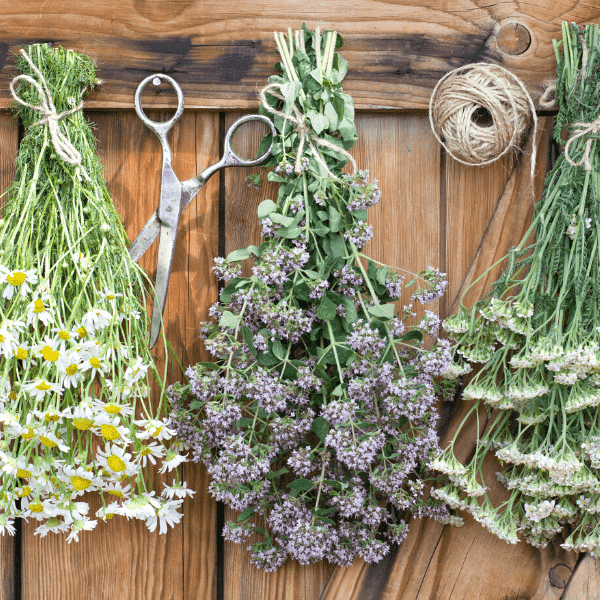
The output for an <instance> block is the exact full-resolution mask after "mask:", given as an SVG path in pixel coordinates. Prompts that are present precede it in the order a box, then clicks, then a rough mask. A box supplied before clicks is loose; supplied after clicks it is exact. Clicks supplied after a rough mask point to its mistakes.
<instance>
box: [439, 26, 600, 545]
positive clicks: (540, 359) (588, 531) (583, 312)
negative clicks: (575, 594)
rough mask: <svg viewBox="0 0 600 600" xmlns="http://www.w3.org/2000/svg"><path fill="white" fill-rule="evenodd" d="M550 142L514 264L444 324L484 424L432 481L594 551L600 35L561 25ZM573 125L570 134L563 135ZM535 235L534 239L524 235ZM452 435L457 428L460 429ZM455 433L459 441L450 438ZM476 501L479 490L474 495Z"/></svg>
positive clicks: (448, 493)
mask: <svg viewBox="0 0 600 600" xmlns="http://www.w3.org/2000/svg"><path fill="white" fill-rule="evenodd" d="M562 31H563V39H562V42H558V43H556V42H555V50H556V57H557V62H558V69H557V75H558V79H557V84H556V103H557V104H558V106H559V113H558V116H557V118H556V129H555V139H556V140H557V142H558V143H560V144H562V145H563V146H564V153H562V154H561V155H560V156H559V158H558V160H557V161H556V165H555V166H554V168H553V169H552V170H551V171H550V173H549V174H548V175H547V178H546V182H545V191H544V194H543V197H542V199H541V200H540V201H539V202H538V204H537V206H536V209H535V213H534V219H533V223H532V226H531V228H530V230H529V231H528V232H527V233H526V234H525V236H524V238H523V241H522V242H521V244H520V245H519V246H518V247H516V248H513V249H512V250H511V252H510V254H509V256H508V268H507V269H506V271H505V272H504V273H503V275H502V276H501V277H500V278H499V279H498V281H496V283H495V284H493V285H492V286H491V288H490V290H489V293H488V294H487V296H486V297H485V298H483V299H482V300H480V301H478V302H476V303H475V304H474V306H473V307H472V308H471V309H469V310H468V309H466V308H465V307H464V306H463V305H462V304H461V306H460V309H459V311H458V313H457V314H455V315H453V316H452V317H450V318H448V319H447V320H446V321H445V323H444V327H445V329H446V330H447V331H448V332H449V333H450V335H451V336H452V337H453V338H454V339H455V340H456V346H455V350H456V354H455V359H454V364H453V366H452V369H451V370H450V371H449V373H450V372H451V373H452V374H453V375H454V376H455V377H456V376H459V375H461V374H465V373H467V372H468V371H470V370H471V369H472V367H473V366H476V365H477V366H478V371H477V373H476V374H475V375H474V376H473V377H472V379H471V381H470V382H469V384H468V385H467V386H466V387H465V389H464V391H463V397H464V398H466V399H471V400H474V401H475V404H474V405H473V408H472V411H476V410H477V409H478V407H479V406H480V405H482V404H483V403H485V405H487V407H488V411H489V414H490V420H489V423H488V425H487V428H486V430H485V432H484V433H483V435H481V436H480V437H479V439H478V441H477V447H476V450H475V454H474V456H473V457H472V458H471V459H470V462H469V463H468V464H467V465H462V464H460V463H459V461H458V460H457V459H456V458H455V456H454V454H453V450H452V448H453V445H454V442H452V444H451V445H450V447H449V448H448V449H447V450H446V451H445V453H444V455H443V456H441V457H440V458H438V459H437V460H436V461H434V464H433V466H434V467H435V468H437V469H438V470H439V471H441V472H442V473H445V474H446V475H447V476H448V477H449V483H448V485H447V486H445V487H442V488H441V489H439V490H436V491H434V494H435V495H437V497H438V498H440V499H443V500H445V501H447V502H448V503H449V504H450V505H451V506H453V507H455V508H460V509H463V510H467V511H468V512H470V513H471V514H472V515H473V516H474V518H475V519H477V520H478V521H479V522H480V523H482V524H483V525H484V526H486V527H488V528H489V529H490V530H491V531H492V532H494V533H495V534H497V535H498V536H500V537H501V538H503V539H505V540H506V541H508V542H511V543H516V542H518V541H519V534H522V535H523V536H524V537H525V539H526V540H527V541H528V542H529V543H531V544H533V545H535V546H538V547H544V546H545V545H547V544H548V542H549V540H550V539H552V538H553V537H554V536H555V535H556V534H557V533H560V532H561V531H562V530H563V528H564V527H565V525H566V524H570V525H571V528H572V533H571V534H570V535H569V537H568V538H567V540H566V541H565V542H564V543H563V544H562V546H563V548H565V549H568V550H578V551H591V552H592V554H594V555H597V554H600V517H599V515H600V504H599V502H598V492H599V491H600V422H599V413H598V406H599V405H600V310H599V306H598V302H599V301H600V212H599V200H600V153H599V149H598V138H599V137H600V136H599V132H600V120H599V118H600V71H599V52H600V46H599V43H600V36H599V31H598V26H597V25H587V26H585V27H584V28H579V27H578V26H577V25H575V24H571V25H569V24H563V28H562ZM563 128H566V133H567V137H568V141H567V142H566V143H565V142H564V141H563V140H562V139H561V132H562V130H563ZM532 232H535V242H534V243H533V244H532V245H530V246H528V245H527V239H528V238H529V236H530V234H531V233H532ZM457 436H458V433H457ZM455 439H456V438H455ZM493 452H495V454H496V456H497V457H498V458H499V459H500V460H501V462H502V464H503V468H502V471H501V472H500V473H499V474H498V476H499V478H500V480H501V481H502V482H503V483H504V485H505V486H506V487H507V489H508V490H509V491H510V497H509V499H508V500H507V501H506V502H504V503H503V504H502V505H501V506H498V507H494V506H493V505H492V503H491V502H490V500H489V498H488V496H487V493H486V485H485V481H484V479H483V472H482V464H483V461H484V460H485V458H486V456H487V455H488V454H490V453H493ZM478 498H479V500H478Z"/></svg>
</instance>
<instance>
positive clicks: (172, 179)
mask: <svg viewBox="0 0 600 600" xmlns="http://www.w3.org/2000/svg"><path fill="white" fill-rule="evenodd" d="M151 81H152V82H153V83H154V85H159V84H160V82H161V81H165V82H167V83H169V84H170V85H171V86H172V87H173V88H174V89H175V91H176V92H177V110H176V111H175V114H174V115H173V117H171V119H169V120H168V121H165V122H164V123H157V122H156V121H152V120H150V119H149V118H148V117H147V116H146V115H145V114H144V111H143V109H142V92H143V91H144V88H145V87H146V86H147V85H148V84H149V83H150V82H151ZM183 106H184V102H183V92H182V91H181V88H180V87H179V85H178V83H177V82H176V81H175V80H174V79H172V78H171V77H169V76H168V75H164V74H162V73H157V74H155V75H150V77H146V79H144V81H142V82H141V83H140V85H139V86H138V88H137V90H136V92H135V111H136V112H137V114H138V117H139V118H140V119H141V120H142V122H143V123H144V124H145V125H146V127H148V128H149V129H151V130H152V131H153V132H154V133H155V134H156V136H157V137H158V139H159V140H160V144H161V146H162V180H161V185H160V199H159V201H158V209H157V210H156V212H155V213H154V214H153V215H152V216H151V217H150V219H148V222H147V223H146V225H144V227H143V229H142V230H141V231H140V233H139V235H138V236H137V238H136V239H135V241H134V242H133V244H132V245H131V248H129V256H131V258H132V260H134V261H135V262H137V261H138V260H139V259H140V257H141V256H142V255H143V254H144V253H145V252H146V250H148V248H150V246H151V245H152V244H153V242H154V240H155V239H156V238H157V237H158V236H159V235H160V243H159V247H158V262H157V265H156V284H155V286H154V289H155V298H154V305H153V307H152V326H151V330H150V348H152V347H153V346H154V344H155V343H156V340H157V339H158V334H159V332H160V325H161V322H162V315H163V312H164V308H165V300H166V298H167V290H168V288H169V278H170V277H171V266H172V264H173V254H174V251H175V241H176V239H177V229H178V226H179V215H180V214H181V211H182V210H183V209H184V208H186V207H187V206H188V205H189V204H190V202H191V201H192V200H193V199H194V198H195V196H196V194H197V193H198V192H199V191H200V189H201V188H202V186H204V184H205V183H206V182H207V181H208V179H209V178H210V177H211V176H212V175H213V174H214V173H216V172H217V171H218V170H219V169H222V168H224V167H251V166H253V165H258V164H259V163H261V162H263V161H264V160H265V159H266V158H267V157H268V156H269V154H270V152H271V148H272V146H273V141H271V145H270V146H269V148H268V150H267V151H266V152H265V153H264V154H263V155H262V156H259V157H257V158H252V159H245V158H241V157H239V156H238V155H237V154H236V153H235V152H234V150H233V148H232V147H231V138H232V137H233V134H234V133H235V131H236V129H237V128H238V127H239V126H240V125H242V124H243V123H247V122H248V121H262V122H263V123H265V124H266V125H268V126H269V127H270V129H271V133H272V134H273V139H275V136H276V130H275V127H274V125H273V123H272V122H271V120H270V119H269V118H267V117H264V116H262V115H246V116H244V117H242V118H241V119H238V120H237V121H236V122H235V123H234V124H233V125H232V126H231V127H230V128H229V131H227V134H226V136H225V144H224V152H223V158H221V160H220V161H219V162H218V163H216V164H214V165H211V166H210V167H208V168H206V169H205V170H204V171H202V173H200V174H199V175H197V176H196V177H194V178H193V179H188V180H187V181H183V182H181V181H179V179H178V178H177V175H175V172H174V171H173V164H172V163H173V155H172V153H171V148H170V146H169V142H168V141H167V133H168V132H169V130H170V129H171V128H172V127H173V125H174V124H175V123H176V122H177V121H178V120H179V118H180V117H181V115H182V113H183Z"/></svg>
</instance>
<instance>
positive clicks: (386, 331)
mask: <svg viewBox="0 0 600 600" xmlns="http://www.w3.org/2000/svg"><path fill="white" fill-rule="evenodd" d="M275 35H276V41H277V47H278V49H279V53H280V55H281V62H280V63H278V64H277V65H276V69H277V70H279V71H281V75H276V76H273V77H271V78H270V80H269V86H267V88H265V90H264V95H263V97H264V102H265V103H266V105H263V107H262V108H261V112H263V113H264V114H269V115H270V114H274V115H275V116H274V123H275V126H276V128H277V131H278V132H279V135H278V136H277V138H276V139H275V140H274V147H273V151H272V157H271V159H270V163H269V165H268V166H271V167H273V168H274V169H273V170H272V171H271V172H269V174H268V179H269V180H270V181H275V182H278V183H279V184H280V186H279V194H278V199H277V202H274V201H272V200H264V201H263V202H261V204H260V205H259V207H258V217H259V220H260V223H261V225H262V234H263V236H264V241H263V243H262V244H261V245H260V247H256V246H250V247H248V248H247V249H242V250H236V251H235V252H232V253H231V254H230V255H229V256H228V257H227V258H226V259H222V258H221V259H216V260H215V271H216V273H217V275H218V276H219V278H220V279H222V280H224V281H225V282H228V283H227V285H226V287H225V288H224V289H223V291H222V293H221V296H220V303H217V304H215V305H214V306H213V307H212V309H211V315H212V316H213V317H214V319H215V322H214V323H207V324H205V328H204V338H205V340H206V347H207V348H208V350H209V351H210V352H211V353H212V355H213V356H214V357H215V362H214V363H200V364H198V365H196V366H194V367H191V368H190V369H189V371H188V375H189V377H190V380H191V383H190V385H189V386H187V387H181V386H176V387H174V388H173V389H172V392H171V396H172V401H173V412H172V415H171V417H172V426H173V428H175V429H176V430H177V434H178V436H179V437H180V438H181V439H182V440H184V441H186V442H187V443H188V444H189V445H190V446H191V448H192V456H193V459H194V460H201V461H203V462H204V463H205V464H206V465H207V467H208V470H209V472H210V474H211V476H212V482H211V484H210V491H211V493H212V494H213V495H214V496H215V497H216V498H217V499H218V500H221V501H224V502H226V503H227V504H229V506H231V507H232V508H234V509H235V510H238V511H241V514H240V515H239V517H238V518H237V522H232V521H230V522H228V523H227V524H226V526H225V530H224V535H225V537H226V539H228V540H232V541H234V542H242V541H244V540H245V539H247V537H248V536H249V535H250V534H257V535H258V537H259V539H260V541H257V542H255V543H253V544H251V545H250V546H249V550H250V552H251V556H252V558H251V560H252V562H254V564H256V565H257V566H259V567H262V568H264V569H266V570H268V571H271V570H274V569H276V568H277V567H278V566H279V565H281V563H282V562H283V561H284V560H285V559H286V558H288V557H289V558H294V559H296V560H298V561H299V562H300V563H302V564H308V563H312V562H315V561H318V560H322V559H326V560H328V561H329V562H332V563H335V564H340V565H348V564H350V563H351V562H352V561H353V560H354V558H355V557H358V556H360V557H363V558H364V559H365V560H367V561H369V562H377V561H379V560H380V559H381V558H382V557H383V556H384V555H385V554H386V553H387V552H388V550H389V545H390V543H399V542H401V541H402V540H403V539H404V537H405V536H406V533H407V520H408V514H412V515H413V516H418V517H421V516H424V515H429V516H433V517H435V518H438V519H441V520H444V519H445V518H446V517H447V512H446V509H445V507H444V505H443V503H440V502H439V501H437V500H432V499H426V493H425V488H426V482H427V481H428V480H429V473H428V471H427V469H426V468H424V467H423V463H424V462H429V461H430V460H431V458H432V457H434V456H435V455H436V454H437V452H438V441H437V436H436V432H435V428H434V427H435V422H436V413H435V411H434V408H433V406H434V403H435V384H434V381H433V378H434V377H435V376H436V375H438V374H439V373H440V372H441V371H443V370H444V369H445V367H446V366H447V364H448V362H449V360H450V355H449V344H448V343H446V342H443V341H439V342H438V344H437V345H435V344H433V349H431V350H427V349H426V347H425V345H424V338H425V337H426V336H427V337H428V338H432V339H433V340H434V341H435V340H436V338H437V328H438V325H439V319H438V317H437V315H435V314H434V313H433V312H431V311H426V316H425V318H424V319H423V320H422V321H421V322H420V324H419V325H418V326H415V327H408V326H407V324H406V323H405V321H406V318H407V317H409V316H411V314H412V307H411V306H408V307H405V310H404V312H403V313H397V311H396V308H395V304H394V301H395V300H397V299H398V298H399V296H400V294H401V290H402V283H403V276H402V275H399V274H398V273H397V272H395V271H394V270H393V269H392V268H390V267H388V266H385V265H380V264H378V263H376V262H375V261H372V260H370V259H368V258H367V257H366V256H365V255H364V254H363V253H362V252H361V248H362V246H363V245H364V244H365V243H366V242H367V241H368V240H369V239H370V237H371V236H372V228H371V226H370V225H367V223H366V218H367V208H368V207H370V206H372V205H373V204H375V203H376V202H377V201H378V200H379V196H380V191H379V187H378V185H377V182H376V181H371V182H369V181H368V173H366V172H364V171H358V172H357V173H355V174H351V175H344V174H342V167H343V166H344V165H345V164H346V162H347V161H348V155H347V150H348V149H349V148H350V147H351V146H352V145H353V144H354V142H355V141H356V139H357V135H356V129H355V126H354V108H353V103H352V98H351V97H350V96H348V95H347V94H344V93H343V91H342V87H341V82H342V79H343V77H344V75H345V74H346V71H347V63H346V61H345V60H344V59H343V58H342V57H341V56H340V55H339V54H337V53H336V52H335V49H336V47H339V46H340V45H341V42H342V40H341V38H340V37H339V36H338V35H337V34H336V33H335V32H328V33H327V34H326V35H325V36H321V35H320V34H319V31H316V32H309V31H307V30H306V29H303V30H302V31H299V32H296V33H295V34H292V33H291V32H289V33H288V36H287V39H286V38H285V36H284V35H283V34H275ZM282 113H283V114H282ZM269 141H270V140H269V139H266V140H264V143H265V144H267V143H268V142H269ZM251 183H252V184H253V185H256V184H257V178H256V177H254V178H253V179H252V181H251ZM246 259H252V261H253V267H252V271H253V275H252V276H251V277H249V278H247V277H241V276H240V264H239V263H240V261H243V260H246ZM416 282H419V285H418V286H417V289H415V291H414V293H413V294H412V299H413V300H418V301H420V302H423V303H424V302H429V301H432V300H435V299H436V298H438V297H439V296H440V295H441V294H442V293H443V291H444V289H445V286H446V282H445V280H444V278H443V274H441V273H439V272H438V271H437V270H435V269H433V268H429V269H427V270H425V271H423V272H422V273H420V274H419V276H417V277H415V279H414V280H413V281H412V282H410V283H409V284H407V286H410V285H414V284H415V283H416ZM252 515H262V516H263V517H264V526H259V525H258V524H257V523H256V522H255V521H251V520H250V517H252Z"/></svg>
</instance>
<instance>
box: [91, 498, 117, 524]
mask: <svg viewBox="0 0 600 600" xmlns="http://www.w3.org/2000/svg"><path fill="white" fill-rule="evenodd" d="M120 514H121V505H120V504H119V503H118V502H111V503H110V504H109V505H107V506H102V507H101V508H99V509H98V510H97V511H96V516H97V517H98V518H99V519H102V520H103V521H106V520H107V519H112V518H113V517H114V516H115V515H120Z"/></svg>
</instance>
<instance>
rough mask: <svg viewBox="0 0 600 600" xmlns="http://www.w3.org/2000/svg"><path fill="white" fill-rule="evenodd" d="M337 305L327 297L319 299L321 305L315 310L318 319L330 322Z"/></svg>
mask: <svg viewBox="0 0 600 600" xmlns="http://www.w3.org/2000/svg"><path fill="white" fill-rule="evenodd" d="M336 309H337V305H336V304H334V303H333V302H332V301H331V300H330V299H329V298H328V297H327V295H324V296H323V297H322V298H321V303H320V304H319V308H318V309H317V317H319V319H325V320H330V319H333V318H334V317H335V314H336Z"/></svg>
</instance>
